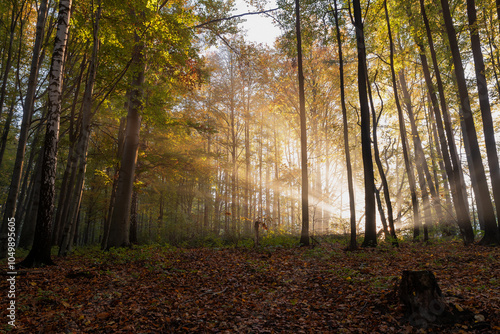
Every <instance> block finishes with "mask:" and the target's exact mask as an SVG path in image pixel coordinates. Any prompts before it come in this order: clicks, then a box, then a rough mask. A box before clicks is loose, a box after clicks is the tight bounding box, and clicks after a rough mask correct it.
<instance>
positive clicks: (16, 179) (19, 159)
mask: <svg viewBox="0 0 500 334" xmlns="http://www.w3.org/2000/svg"><path fill="white" fill-rule="evenodd" d="M47 2H48V0H42V1H41V2H40V9H39V13H38V19H37V23H36V33H35V44H34V46H33V56H32V59H31V67H30V75H29V78H28V90H27V92H26V97H25V99H24V105H23V119H22V121H21V129H20V131H19V135H18V144H17V152H16V160H15V162H14V169H13V172H12V177H11V183H10V187H9V194H8V197H7V201H6V203H5V210H4V216H3V220H2V226H1V233H0V258H4V257H5V255H6V254H7V253H6V252H7V242H5V241H6V239H7V222H8V219H9V218H11V217H14V215H15V211H16V203H17V196H18V192H19V185H20V182H21V175H22V174H23V163H24V155H25V152H26V142H27V141H28V131H29V128H30V126H31V117H32V115H33V104H34V101H35V94H36V88H37V87H36V86H37V81H38V71H39V68H40V64H41V62H42V57H41V56H40V51H41V49H42V42H43V36H44V30H45V22H46V20H47Z"/></svg>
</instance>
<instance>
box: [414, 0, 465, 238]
mask: <svg viewBox="0 0 500 334" xmlns="http://www.w3.org/2000/svg"><path fill="white" fill-rule="evenodd" d="M420 11H421V14H422V18H423V20H424V24H425V30H426V34H427V41H428V43H429V50H430V53H431V58H432V64H433V67H434V73H435V75H436V83H437V88H438V92H439V104H440V105H441V110H440V109H439V104H438V102H437V98H436V93H435V89H434V86H433V85H432V80H431V75H430V71H429V68H428V66H427V61H426V60H427V59H426V57H425V53H424V50H423V49H422V48H423V46H422V47H421V60H422V69H423V71H424V77H425V81H426V84H427V87H428V89H429V92H430V94H431V101H432V105H433V111H434V115H435V117H436V124H437V128H438V134H439V142H440V144H441V151H442V153H443V158H444V165H445V170H446V174H447V175H448V180H449V182H450V187H451V195H452V199H453V204H454V206H455V211H456V213H457V225H458V226H459V229H460V231H461V233H462V237H463V238H464V240H466V236H465V234H464V232H465V231H468V230H469V228H468V227H467V226H471V221H470V215H469V204H468V201H467V196H466V192H465V184H464V179H463V175H462V167H461V163H460V160H459V158H458V154H457V149H456V145H455V137H454V135H453V129H452V126H451V119H450V115H449V113H448V108H447V104H446V97H445V93H444V88H443V82H442V79H441V72H440V70H439V66H438V61H437V56H436V51H435V49H434V41H433V38H432V33H431V29H430V25H429V20H428V18H427V13H426V10H425V5H424V0H420ZM443 121H444V127H443ZM447 138H448V140H447Z"/></svg>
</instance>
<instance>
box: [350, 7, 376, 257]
mask: <svg viewBox="0 0 500 334" xmlns="http://www.w3.org/2000/svg"><path fill="white" fill-rule="evenodd" d="M353 8H354V25H355V27H356V41H357V47H358V91H359V102H360V109H361V150H362V155H363V171H364V181H365V240H364V241H363V245H362V246H363V247H374V246H376V245H377V226H376V221H375V209H376V203H375V176H374V174H373V160H372V149H371V136H370V108H369V106H368V92H367V87H366V83H367V77H368V75H367V73H366V69H367V66H366V47H365V36H364V32H363V21H362V18H361V16H362V15H361V5H360V1H359V0H353Z"/></svg>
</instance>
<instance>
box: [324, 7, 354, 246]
mask: <svg viewBox="0 0 500 334" xmlns="http://www.w3.org/2000/svg"><path fill="white" fill-rule="evenodd" d="M334 6H335V29H336V31H337V45H338V49H339V76H340V103H341V106H342V125H343V131H344V153H345V163H346V168H347V187H348V190H349V211H350V226H351V239H350V243H349V249H351V250H355V249H356V248H358V245H357V242H356V202H355V199H354V182H353V176H352V165H351V152H350V148H349V127H348V122H347V109H346V105H345V82H344V56H343V53H342V36H341V34H340V25H339V17H338V15H339V13H338V10H337V0H334ZM328 176H329V175H327V177H328Z"/></svg>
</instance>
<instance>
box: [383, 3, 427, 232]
mask: <svg viewBox="0 0 500 334" xmlns="http://www.w3.org/2000/svg"><path fill="white" fill-rule="evenodd" d="M384 10H385V19H386V21H387V29H388V35H389V48H390V67H391V79H392V89H393V90H394V100H395V102H396V108H397V110H398V118H399V132H400V134H401V145H402V147H403V159H404V163H405V169H406V174H407V175H408V183H409V185H410V194H411V204H412V208H413V237H414V238H415V239H416V238H418V236H419V234H420V227H421V222H420V214H419V209H418V200H417V192H416V185H415V176H414V175H413V168H412V166H411V164H410V156H409V153H408V140H407V138H406V126H405V121H404V116H403V110H402V108H401V104H400V102H399V96H398V87H397V84H396V71H395V70H394V43H393V41H392V33H391V25H390V20H389V12H388V10H387V1H386V0H384Z"/></svg>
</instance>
